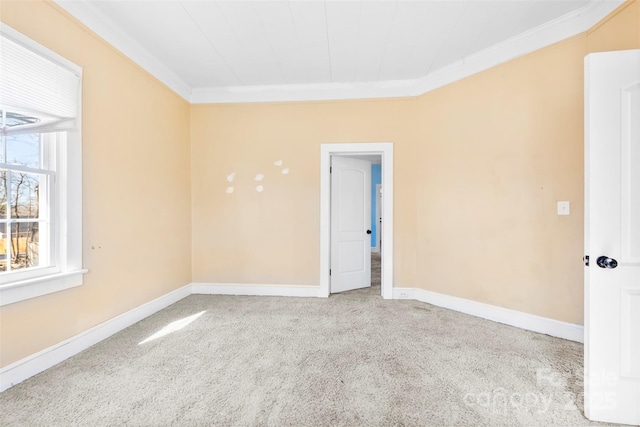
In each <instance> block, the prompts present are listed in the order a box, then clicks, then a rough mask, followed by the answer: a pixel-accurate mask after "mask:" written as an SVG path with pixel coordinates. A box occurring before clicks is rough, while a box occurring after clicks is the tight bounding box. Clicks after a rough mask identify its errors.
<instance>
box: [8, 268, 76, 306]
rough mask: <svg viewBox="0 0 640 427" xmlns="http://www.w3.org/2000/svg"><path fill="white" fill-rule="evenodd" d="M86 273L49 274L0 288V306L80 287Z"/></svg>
mask: <svg viewBox="0 0 640 427" xmlns="http://www.w3.org/2000/svg"><path fill="white" fill-rule="evenodd" d="M87 271H88V270H86V269H82V270H76V271H70V272H65V273H56V274H49V275H46V276H40V277H34V278H32V279H26V280H21V281H19V282H13V283H11V284H8V285H3V286H0V306H3V305H9V304H13V303H16V302H19V301H24V300H26V299H30V298H35V297H39V296H42V295H47V294H51V293H53V292H58V291H62V290H65V289H70V288H74V287H76V286H80V285H82V279H83V275H84V274H85V273H86V272H87Z"/></svg>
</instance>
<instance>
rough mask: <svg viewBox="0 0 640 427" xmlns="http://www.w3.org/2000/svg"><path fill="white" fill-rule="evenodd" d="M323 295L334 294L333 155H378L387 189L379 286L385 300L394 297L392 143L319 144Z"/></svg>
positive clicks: (382, 182) (321, 287) (382, 180)
mask: <svg viewBox="0 0 640 427" xmlns="http://www.w3.org/2000/svg"><path fill="white" fill-rule="evenodd" d="M320 151H321V153H320V154H321V155H320V166H321V172H320V290H319V296H320V297H325V298H326V297H328V296H329V294H330V293H331V276H330V268H331V174H330V167H331V158H332V157H333V156H348V157H356V158H358V157H362V158H367V157H369V158H374V157H375V158H377V159H379V161H380V164H381V185H382V187H383V188H385V194H384V197H383V198H382V200H381V208H380V210H381V215H380V216H381V217H383V218H384V219H385V225H384V227H381V230H380V240H382V241H383V242H384V248H383V249H382V252H381V254H380V270H381V273H380V288H381V294H382V297H383V298H384V299H392V298H393V283H392V280H393V143H390V142H378V143H349V144H321V147H320Z"/></svg>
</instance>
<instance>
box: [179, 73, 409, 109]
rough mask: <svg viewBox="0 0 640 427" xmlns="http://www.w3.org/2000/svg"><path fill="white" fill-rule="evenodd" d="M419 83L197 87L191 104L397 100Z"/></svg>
mask: <svg viewBox="0 0 640 427" xmlns="http://www.w3.org/2000/svg"><path fill="white" fill-rule="evenodd" d="M417 83H418V80H416V79H413V80H393V81H381V82H358V83H314V84H290V85H268V86H226V87H196V88H193V89H192V91H191V93H192V95H191V103H192V104H234V103H244V102H247V103H250V102H282V101H330V100H342V99H366V98H397V97H408V96H416V95H419V93H417V86H416V85H417Z"/></svg>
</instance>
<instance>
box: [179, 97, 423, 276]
mask: <svg viewBox="0 0 640 427" xmlns="http://www.w3.org/2000/svg"><path fill="white" fill-rule="evenodd" d="M415 105H416V100H415V99H405V100H387V101H349V102H317V103H280V104H253V105H222V106H194V107H193V108H192V127H191V133H192V159H191V162H192V183H193V193H192V194H193V198H192V203H193V227H194V233H193V280H194V282H218V283H220V282H221V283H251V284H253V283H274V284H297V285H318V280H319V279H318V278H319V257H320V254H319V233H320V169H319V168H320V166H319V165H320V144H321V143H323V142H361V141H378V142H382V141H393V142H394V143H395V156H396V164H398V165H402V168H401V169H402V171H400V172H398V173H397V174H396V188H397V195H396V199H397V200H398V201H399V203H402V204H403V205H407V204H411V203H413V197H412V196H411V194H410V189H412V188H413V185H414V184H413V183H412V182H411V179H409V181H407V180H406V177H409V176H410V174H411V173H413V172H414V171H413V169H412V168H413V164H414V162H413V159H412V155H413V149H412V147H414V145H415V137H416V126H415V119H414V115H415ZM276 160H282V161H283V162H284V164H283V166H286V167H288V168H289V169H290V173H289V174H288V175H282V174H281V173H280V169H281V168H277V167H275V166H274V161H276ZM233 172H235V173H236V177H235V181H234V182H233V183H232V185H233V186H234V188H235V191H234V193H232V194H227V193H226V192H225V190H226V188H227V187H228V186H229V185H231V184H229V183H228V182H227V180H226V175H227V174H230V173H233ZM258 173H261V174H264V175H265V178H264V180H263V181H262V182H261V184H262V185H263V187H264V191H263V192H262V193H258V192H257V191H256V190H255V187H256V185H257V183H256V182H255V181H254V178H255V175H256V174H258ZM403 189H407V190H409V191H408V192H407V191H403ZM400 215H401V216H400V217H399V218H398V219H397V220H396V224H397V225H396V228H395V233H396V236H402V235H406V236H407V237H408V236H409V235H411V234H412V233H413V229H414V226H415V220H414V218H413V217H412V216H411V215H410V212H401V213H400ZM399 241H400V242H402V243H400V244H399V245H398V246H397V247H396V253H397V255H398V259H399V260H401V261H400V262H402V263H403V264H406V263H407V260H408V259H409V258H411V257H413V253H414V248H413V247H412V246H411V245H412V242H411V239H409V238H406V239H399ZM409 265H410V263H409ZM410 271H411V268H406V267H405V268H404V269H402V270H400V272H399V273H398V276H397V277H398V278H400V279H401V280H403V281H411V279H412V277H409V276H408V275H409V274H411V273H410Z"/></svg>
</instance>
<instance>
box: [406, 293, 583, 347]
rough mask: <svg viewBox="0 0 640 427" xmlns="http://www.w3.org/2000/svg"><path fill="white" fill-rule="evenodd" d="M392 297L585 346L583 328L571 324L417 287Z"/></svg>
mask: <svg viewBox="0 0 640 427" xmlns="http://www.w3.org/2000/svg"><path fill="white" fill-rule="evenodd" d="M393 298H394V299H414V300H417V301H421V302H426V303H429V304H433V305H437V306H438V307H443V308H448V309H450V310H455V311H459V312H461V313H465V314H470V315H472V316H477V317H481V318H483V319H487V320H492V321H494V322H499V323H504V324H505V325H510V326H515V327H517V328H521V329H526V330H528V331H534V332H540V333H542V334H547V335H551V336H553V337H558V338H564V339H566V340H571V341H577V342H580V343H584V327H583V326H580V325H575V324H573V323H566V322H561V321H559V320H554V319H549V318H547V317H541V316H536V315H534V314H528V313H523V312H521V311H516V310H510V309H508V308H503V307H497V306H495V305H490V304H485V303H482V302H477V301H472V300H468V299H464V298H458V297H454V296H450V295H444V294H439V293H436V292H431V291H425V290H423V289H416V288H394V289H393Z"/></svg>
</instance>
